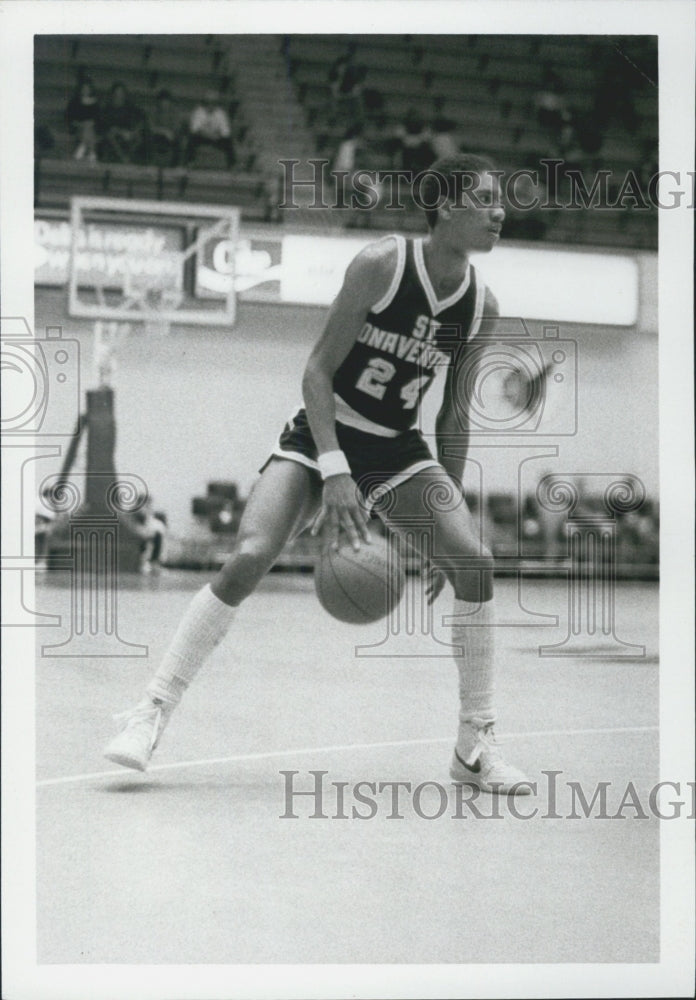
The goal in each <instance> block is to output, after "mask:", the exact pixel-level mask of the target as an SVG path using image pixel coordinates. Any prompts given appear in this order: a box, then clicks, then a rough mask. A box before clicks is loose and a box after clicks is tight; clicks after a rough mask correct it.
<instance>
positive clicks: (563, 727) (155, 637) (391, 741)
mask: <svg viewBox="0 0 696 1000" xmlns="http://www.w3.org/2000/svg"><path fill="white" fill-rule="evenodd" d="M206 579H207V577H206V576H204V575H202V574H193V573H190V574H187V573H180V572H174V571H165V572H163V573H162V575H161V576H160V577H158V578H154V577H143V578H133V579H131V580H130V581H129V582H126V583H124V584H123V585H122V587H121V592H120V594H119V614H118V630H119V634H120V635H121V637H122V638H123V639H125V640H128V641H131V642H138V643H144V644H147V645H148V647H149V657H148V658H147V659H145V658H123V657H121V658H111V659H90V658H89V656H86V657H84V658H80V657H71V658H66V659H62V658H58V657H52V656H50V655H43V656H41V655H39V656H38V659H37V782H38V784H37V851H38V857H37V880H38V961H39V962H40V963H136V964H137V963H147V964H159V963H163V964H190V963H205V964H218V963H219V964H229V963H426V964H427V963H449V962H451V963H488V962H490V963H498V962H500V963H502V962H505V963H525V962H529V963H532V962H534V963H536V962H542V963H546V962H553V963H566V962H580V963H585V962H655V961H657V960H658V958H659V934H658V932H659V834H658V827H659V822H658V820H656V819H655V818H652V817H651V818H650V819H636V818H635V817H634V812H632V811H631V810H630V809H629V810H626V811H625V812H624V817H625V818H623V819H618V818H617V819H613V820H612V819H608V818H599V817H598V816H597V815H596V813H597V809H596V808H595V810H594V814H591V815H590V818H585V817H584V816H582V813H580V815H579V818H575V819H573V818H568V814H569V813H570V812H571V811H572V809H571V803H570V794H569V789H568V785H567V783H568V782H571V781H574V782H578V783H579V784H580V785H581V786H582V788H583V790H584V791H585V793H586V797H587V799H588V800H590V799H591V796H592V792H593V790H594V788H595V786H596V784H597V783H598V782H602V781H603V782H610V783H611V785H610V786H609V788H608V793H607V800H608V810H607V811H608V814H609V815H612V814H615V813H616V812H617V809H618V806H619V803H620V801H621V798H622V795H623V792H624V789H625V787H626V785H627V784H628V783H629V782H633V785H634V787H635V789H636V791H637V792H638V794H639V796H640V798H641V801H643V802H647V795H648V789H649V788H650V786H651V785H652V784H654V783H655V781H656V780H657V777H658V732H657V721H658V677H657V648H658V637H657V614H658V606H657V605H658V601H657V597H658V590H657V584H654V583H626V584H623V585H621V586H620V587H619V589H618V593H617V611H616V618H617V633H618V634H619V635H620V637H621V638H622V639H623V640H624V641H627V642H634V643H639V644H641V645H644V646H645V647H646V650H645V656H644V657H639V656H628V657H624V658H622V659H613V660H612V659H602V658H601V657H600V658H588V657H586V656H578V657H574V658H541V657H540V656H539V655H538V647H539V645H540V644H550V643H553V642H559V641H561V640H562V639H563V638H564V636H565V635H566V634H567V595H566V585H565V583H564V582H561V581H558V580H554V581H544V580H536V581H528V582H525V583H524V589H523V603H524V605H525V607H526V609H527V611H530V612H535V613H537V614H544V615H558V616H559V622H558V626H557V627H552V626H543V627H539V626H537V627H535V626H534V625H531V626H530V625H529V624H520V622H519V619H520V609H519V607H518V590H517V584H516V583H515V582H514V581H511V580H500V581H498V586H497V590H498V610H499V619H500V621H501V623H502V626H503V627H501V628H500V629H499V649H500V669H499V677H500V680H499V690H500V695H499V699H498V700H499V718H500V721H499V725H498V730H499V734H500V735H501V736H509V737H510V743H509V745H508V746H507V747H506V753H507V755H508V757H509V758H510V759H511V760H513V761H514V762H515V763H516V764H518V765H519V766H521V767H522V768H523V769H524V770H525V771H526V772H527V773H528V775H529V777H530V779H531V780H533V781H536V782H537V783H538V794H537V795H536V796H528V797H526V798H525V799H524V800H518V803H519V807H518V808H519V813H520V815H524V816H526V815H528V814H530V813H532V812H533V810H534V808H536V809H538V813H537V814H536V815H535V816H533V817H532V818H528V819H522V818H515V816H514V815H513V814H512V812H511V807H510V805H509V804H508V801H507V800H506V799H504V800H497V799H496V800H492V799H491V798H490V797H488V796H483V797H482V798H480V799H479V800H477V801H476V802H475V803H473V804H472V806H473V805H475V806H477V807H478V811H479V813H480V815H478V816H477V815H475V813H474V811H473V808H470V807H469V806H468V805H466V804H462V803H461V802H460V804H459V810H457V804H456V799H455V796H454V788H453V786H452V785H451V783H450V781H449V775H448V764H449V758H450V753H451V748H452V738H453V735H454V732H455V729H456V710H457V698H456V679H455V678H456V671H455V669H454V666H453V664H452V663H451V661H450V660H449V658H448V657H447V656H444V657H439V658H438V657H431V656H429V655H427V654H428V653H429V652H431V651H432V648H433V647H432V642H431V640H429V639H428V638H427V637H424V636H422V635H417V634H416V635H413V636H410V637H409V644H410V645H409V647H408V648H409V650H410V651H411V652H413V653H422V654H423V655H422V656H421V655H416V656H410V657H408V658H406V657H403V656H400V655H396V656H381V657H369V656H357V655H356V645H362V646H366V645H369V644H371V643H373V644H374V643H379V642H380V641H381V640H382V639H383V638H384V634H385V633H384V629H385V626H384V623H377V624H375V625H369V626H360V627H357V626H351V625H343V624H341V623H339V622H337V621H334V620H333V619H332V618H330V617H329V616H328V615H326V614H325V613H324V612H323V611H322V610H321V609H320V608H319V606H318V604H317V602H316V598H315V596H314V592H313V587H312V579H311V577H310V576H302V575H300V576H298V575H288V574H272V575H271V576H269V577H268V578H267V580H266V581H265V582H264V584H263V585H262V587H261V589H260V590H259V591H258V592H257V593H256V594H254V595H253V596H252V597H251V598H250V599H249V600H248V601H247V602H246V603H245V605H244V606H243V607H242V609H241V611H240V613H239V615H238V618H237V620H236V623H235V624H234V626H233V629H232V631H231V633H230V634H229V636H228V638H227V639H226V641H225V642H224V643H223V644H222V645H221V646H220V647H219V648H218V649H217V650H216V652H215V654H214V656H213V657H212V659H211V660H210V662H209V663H208V665H207V667H205V668H204V669H203V671H202V672H201V674H200V675H199V678H198V680H197V681H196V683H195V684H194V685H193V686H192V687H191V689H190V690H189V692H188V694H187V695H186V698H185V701H184V702H183V703H182V705H181V707H180V709H179V710H178V713H177V714H176V715H175V716H174V717H173V719H172V722H171V723H170V726H169V729H168V730H167V732H166V734H165V736H164V737H163V740H162V744H161V747H160V748H159V749H158V751H157V753H156V755H155V757H154V759H153V765H152V766H151V769H150V771H148V773H147V774H144V775H143V774H139V773H136V772H132V771H128V770H125V769H123V768H118V767H116V766H115V765H112V764H109V763H108V762H107V761H105V760H104V759H103V758H102V757H101V751H102V747H103V745H104V744H105V742H106V741H107V740H108V738H109V737H110V735H111V734H112V733H113V732H115V729H116V727H115V724H114V723H113V721H112V719H111V714H112V713H114V712H117V711H119V710H123V709H125V708H127V707H129V706H130V705H131V704H132V703H133V701H134V699H136V698H138V697H139V696H140V691H141V689H142V687H143V685H144V684H145V682H146V681H147V679H148V678H149V675H150V673H151V672H152V670H153V669H154V667H155V665H156V664H157V661H158V659H159V657H160V656H161V654H162V652H163V650H164V648H165V645H166V643H167V641H168V639H169V637H170V635H171V633H172V631H173V629H174V627H175V625H176V623H177V621H178V619H179V617H180V615H181V613H182V611H183V609H184V607H185V606H186V604H187V602H188V601H189V600H190V597H191V596H192V594H193V593H194V592H195V590H197V589H198V588H199V587H200V586H202V585H203V583H204V582H205V580H206ZM70 601H71V590H70V585H69V581H68V580H67V579H65V578H63V577H62V576H61V575H60V574H58V573H48V574H45V575H44V577H43V578H42V579H41V580H39V582H38V584H37V604H38V606H40V608H41V610H42V611H45V612H49V613H54V614H59V615H62V616H63V624H62V625H61V626H60V627H59V628H52V629H39V630H37V632H38V635H39V641H40V642H41V643H47V642H51V643H55V642H59V641H61V640H62V639H63V638H66V637H67V636H68V635H69V634H70V624H69V623H70ZM449 611H450V596H448V592H447V590H446V591H445V593H444V594H443V595H442V596H441V597H440V598H439V600H438V603H437V606H436V620H437V619H438V617H439V616H441V615H446V614H448V613H449ZM529 620H530V618H529V615H526V618H525V621H529ZM531 620H532V621H533V620H534V619H531ZM516 622H517V624H514V623H516ZM390 648H392V647H390ZM393 648H395V647H393ZM594 652H595V653H596V650H594ZM283 771H295V772H297V774H296V775H294V776H290V777H288V776H284V775H283V774H281V772H283ZM311 771H325V772H327V773H326V774H325V775H324V776H323V779H322V780H323V781H324V785H323V786H322V788H323V800H322V803H323V805H322V807H321V810H320V811H322V810H323V812H324V814H325V815H326V816H327V818H310V817H311V816H312V814H313V812H314V800H313V799H310V798H309V797H307V796H305V797H304V798H301V797H295V798H294V799H293V800H292V801H291V803H290V809H289V811H291V812H294V814H295V815H296V816H297V818H294V819H293V818H283V814H284V813H286V812H287V811H288V805H287V802H286V790H287V789H286V781H289V780H292V781H294V782H296V784H295V785H294V786H293V787H294V789H295V790H298V791H299V790H304V791H307V790H311V789H312V788H314V787H315V786H314V780H315V779H314V777H313V776H312V775H311V774H310V772H311ZM544 771H557V772H560V774H559V775H558V776H557V778H556V784H555V786H554V787H555V793H554V790H553V788H552V787H551V786H550V781H551V780H552V779H550V778H549V777H548V776H546V775H544V773H543V772H544ZM361 781H364V782H375V783H379V782H410V783H411V788H412V789H413V788H415V787H416V786H417V785H419V784H421V783H423V782H437V783H439V784H440V786H441V787H443V788H444V789H445V790H446V791H447V796H448V797H447V800H446V802H447V805H446V810H445V811H444V813H443V814H442V815H440V816H439V817H438V818H433V819H427V818H424V817H425V816H434V815H436V814H437V813H438V812H439V811H441V809H442V801H443V800H442V798H441V793H440V791H439V790H438V787H437V786H436V785H428V786H426V787H425V788H424V789H422V793H421V795H420V798H419V800H418V802H417V803H416V799H415V796H411V795H404V794H403V792H402V793H400V798H399V804H398V808H397V814H398V815H401V816H402V817H403V818H401V819H398V818H389V816H390V813H391V812H392V799H391V793H389V792H384V793H383V794H381V795H380V794H374V793H370V792H369V791H366V789H365V786H363V794H365V795H368V796H371V797H372V799H373V800H374V801H375V802H376V804H377V805H376V815H375V816H374V817H373V818H371V819H368V820H366V819H359V818H353V815H352V813H353V809H354V808H355V810H356V811H357V812H360V813H362V814H368V813H369V812H370V809H369V808H368V807H367V806H365V805H364V804H361V802H360V801H359V800H358V797H357V790H356V786H357V785H358V783H359V782H361ZM341 782H345V783H347V784H346V785H345V786H344V805H343V814H345V815H347V816H348V818H346V819H340V818H335V817H336V815H337V814H341V812H342V810H341V807H340V804H339V803H338V801H337V795H338V792H337V791H336V785H335V784H333V783H341ZM554 794H555V802H556V804H555V808H554V803H553V801H550V796H551V797H553V795H554ZM467 795H468V793H467V794H466V795H465V796H464V798H466V797H467ZM493 801H495V802H496V803H497V807H496V809H497V816H496V815H495V812H496V809H494V808H493ZM416 806H417V808H416ZM457 811H459V816H457V815H456V813H457ZM576 811H577V810H576ZM555 815H558V816H559V817H560V818H553V817H554V816H555Z"/></svg>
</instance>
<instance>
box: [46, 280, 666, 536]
mask: <svg viewBox="0 0 696 1000" xmlns="http://www.w3.org/2000/svg"><path fill="white" fill-rule="evenodd" d="M325 314H326V313H325V310H323V309H319V308H315V307H297V306H275V305H251V304H247V305H241V306H240V308H239V314H238V323H237V325H236V326H235V328H234V329H233V330H230V331H219V330H206V329H203V328H200V329H196V330H190V329H189V330H178V331H174V332H172V334H171V335H170V337H168V338H162V339H144V338H139V337H138V336H136V335H132V336H131V338H130V339H129V340H128V341H127V343H126V344H125V345H124V346H123V348H122V349H121V350H120V351H119V354H118V361H117V371H116V375H115V378H114V387H115V391H116V417H117V444H116V460H117V468H118V470H119V472H131V473H136V474H138V475H140V476H141V477H142V478H143V479H144V480H145V481H146V482H147V483H148V486H149V488H150V491H151V493H152V495H153V499H154V502H155V506H156V507H157V508H160V509H163V510H165V511H166V512H167V514H168V516H169V521H170V526H171V529H172V531H173V532H174V533H175V534H179V533H186V532H188V531H189V529H190V527H191V516H190V505H191V498H192V497H193V496H195V495H200V494H204V493H205V487H206V483H207V481H208V480H211V479H232V480H236V481H237V482H238V483H239V486H240V489H241V492H242V493H243V494H244V493H246V492H247V491H248V489H249V488H250V486H251V484H252V483H253V480H254V478H255V475H256V470H257V469H258V467H259V465H260V464H261V463H262V462H263V461H264V459H265V457H266V455H267V454H268V451H269V449H270V447H271V446H272V444H273V442H274V440H275V438H276V436H277V434H278V432H279V431H280V429H281V427H282V425H283V423H284V422H285V420H286V419H287V417H288V416H289V414H290V413H291V412H292V410H293V408H294V407H295V406H297V405H298V404H299V403H300V379H301V375H302V370H303V366H304V363H305V361H306V358H307V355H308V354H309V351H310V349H311V346H312V343H313V342H314V340H315V338H316V337H317V336H318V334H319V332H320V330H321V328H322V323H323V320H324V318H325ZM35 321H36V330H37V332H38V333H39V335H40V334H41V331H42V330H43V328H44V327H46V326H56V325H60V326H62V327H63V330H64V336H72V337H75V338H76V339H77V340H78V341H79V343H80V347H81V382H82V393H83V399H84V389H85V388H89V387H90V385H92V384H94V383H93V375H92V340H93V334H92V326H91V323H90V322H87V321H80V320H74V319H71V318H69V317H68V316H67V314H66V311H65V295H64V293H63V292H62V291H59V290H56V289H51V290H49V289H45V288H39V289H37V293H36V311H35ZM560 334H561V336H563V337H571V338H573V339H575V340H576V342H577V355H578V380H577V383H578V432H577V434H576V435H575V436H571V437H564V438H559V439H558V441H557V442H556V443H557V444H559V446H560V456H559V458H558V459H548V460H541V461H539V462H537V463H536V466H538V469H539V475H542V474H543V473H545V472H552V471H553V472H556V471H557V472H584V473H588V472H628V473H633V474H636V475H638V476H640V477H641V478H642V479H643V480H644V482H645V484H646V487H647V489H648V492H649V495H651V496H652V497H656V496H657V490H658V459H657V454H658V448H657V433H658V429H657V412H658V398H657V363H658V359H657V336H656V335H655V333H653V332H638V330H637V329H636V328H625V329H624V328H617V327H614V328H612V329H602V328H599V327H586V328H584V329H583V328H573V327H568V328H565V327H564V328H562V329H561V331H560ZM434 392H435V389H433V394H434ZM63 405H64V406H65V407H68V408H69V407H71V406H74V403H71V402H70V400H69V399H68V398H67V396H66V399H65V401H64V404H63ZM435 409H436V400H435V399H434V398H433V399H431V400H430V401H427V402H426V406H425V409H424V422H425V424H426V426H427V425H428V424H432V420H433V418H434V413H435ZM67 417H68V422H70V421H71V420H72V417H71V415H70V413H68V414H67ZM526 440H527V441H529V440H530V439H526ZM549 440H550V439H549V438H545V439H543V443H545V444H548V443H549ZM80 461H82V462H83V461H84V448H81V456H80V458H79V459H78V464H79V462H80ZM60 462H61V460H60V459H52V458H49V459H43V460H41V462H40V463H38V464H37V476H39V475H41V474H44V475H47V474H49V473H51V472H55V471H58V469H59V468H60ZM485 462H486V467H485V483H486V489H487V490H488V491H496V492H511V491H513V490H514V489H515V488H516V480H515V478H513V477H514V466H512V465H511V464H510V453H508V454H507V455H503V454H501V455H500V456H499V457H495V458H491V455H490V453H488V455H487V457H486V459H485ZM536 466H535V467H536Z"/></svg>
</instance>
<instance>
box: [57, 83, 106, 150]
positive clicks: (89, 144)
mask: <svg viewBox="0 0 696 1000" xmlns="http://www.w3.org/2000/svg"><path fill="white" fill-rule="evenodd" d="M65 120H66V122H67V126H68V130H69V132H70V134H71V135H72V136H73V138H74V140H75V149H74V151H73V156H74V158H75V159H76V160H89V162H90V163H96V161H97V129H98V126H99V99H98V98H97V95H96V93H95V90H94V86H93V84H92V81H91V79H90V78H89V77H88V76H83V77H82V79H81V80H79V81H78V84H77V87H76V89H75V92H74V93H73V95H72V97H71V98H70V100H69V101H68V106H67V108H66V109H65Z"/></svg>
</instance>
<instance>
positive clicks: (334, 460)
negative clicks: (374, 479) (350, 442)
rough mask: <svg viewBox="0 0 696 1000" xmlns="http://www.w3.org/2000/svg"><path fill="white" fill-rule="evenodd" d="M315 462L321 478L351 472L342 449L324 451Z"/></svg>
mask: <svg viewBox="0 0 696 1000" xmlns="http://www.w3.org/2000/svg"><path fill="white" fill-rule="evenodd" d="M317 463H318V465H319V472H320V473H321V478H322V479H328V478H329V476H342V475H348V476H349V475H350V474H351V472H350V466H349V465H348V459H347V458H346V456H345V455H344V454H343V452H342V451H325V452H324V454H323V455H319V456H318V457H317Z"/></svg>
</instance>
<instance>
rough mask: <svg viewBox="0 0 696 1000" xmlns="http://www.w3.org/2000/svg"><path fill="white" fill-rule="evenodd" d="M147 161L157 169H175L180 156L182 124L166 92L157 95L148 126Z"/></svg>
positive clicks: (162, 91) (169, 95) (168, 93)
mask: <svg viewBox="0 0 696 1000" xmlns="http://www.w3.org/2000/svg"><path fill="white" fill-rule="evenodd" d="M147 139H148V151H147V161H148V163H152V164H154V165H155V166H158V167H176V166H178V164H179V161H180V159H181V155H182V148H181V147H182V141H183V122H182V119H181V115H180V114H179V112H178V111H177V109H176V107H175V105H174V102H173V101H172V95H171V94H170V92H169V91H168V90H164V89H163V90H160V91H159V93H158V94H157V103H156V105H155V110H154V112H153V114H152V116H151V118H150V121H149V124H148V133H147Z"/></svg>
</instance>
